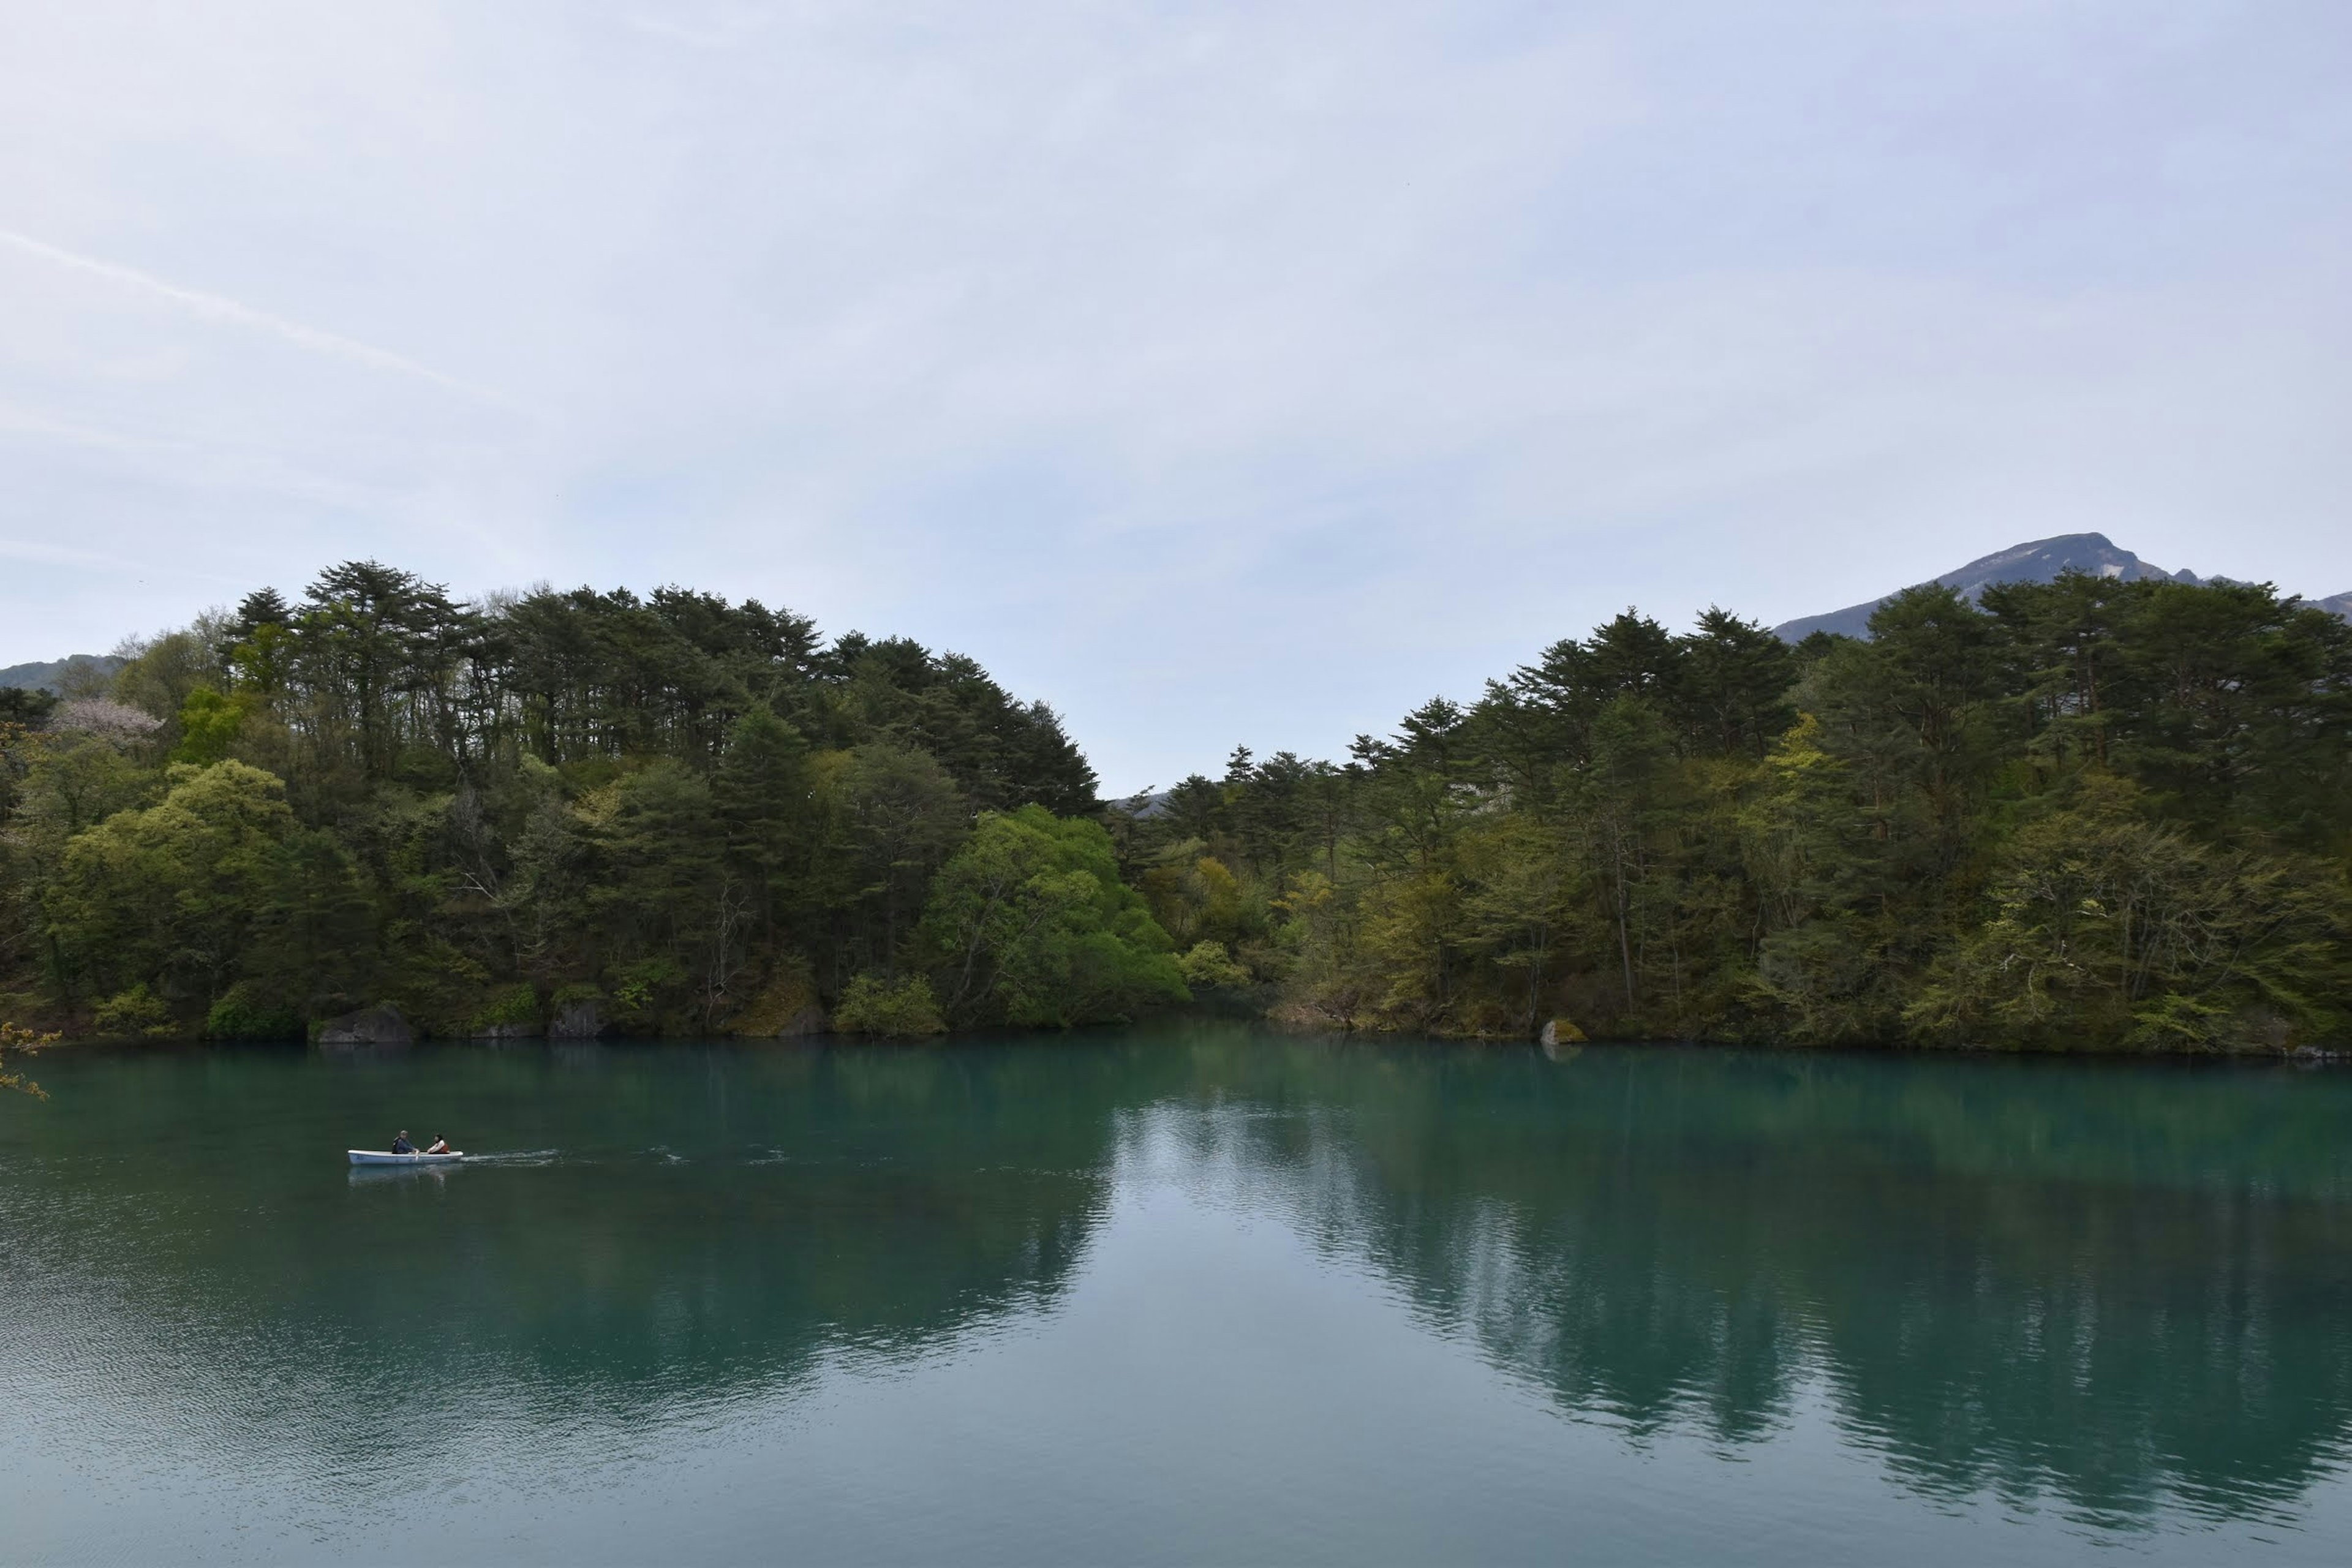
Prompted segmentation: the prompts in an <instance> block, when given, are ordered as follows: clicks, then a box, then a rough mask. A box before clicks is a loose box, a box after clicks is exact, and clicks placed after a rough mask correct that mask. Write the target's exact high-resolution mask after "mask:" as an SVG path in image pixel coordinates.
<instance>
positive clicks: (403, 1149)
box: [392, 1128, 416, 1154]
mask: <svg viewBox="0 0 2352 1568" xmlns="http://www.w3.org/2000/svg"><path fill="white" fill-rule="evenodd" d="M392 1152H394V1153H395V1154H414V1153H415V1152H416V1145H415V1144H414V1143H411V1142H409V1141H408V1130H407V1129H406V1128H403V1129H401V1133H400V1136H399V1137H397V1138H395V1139H394V1140H393V1141H392Z"/></svg>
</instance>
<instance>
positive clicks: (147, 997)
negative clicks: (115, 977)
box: [93, 980, 172, 1037]
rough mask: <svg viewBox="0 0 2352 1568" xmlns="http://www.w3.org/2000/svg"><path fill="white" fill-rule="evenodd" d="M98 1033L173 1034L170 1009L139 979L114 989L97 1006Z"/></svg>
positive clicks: (121, 1034) (123, 1034)
mask: <svg viewBox="0 0 2352 1568" xmlns="http://www.w3.org/2000/svg"><path fill="white" fill-rule="evenodd" d="M93 1016H94V1018H95V1019H96V1021H97V1024H98V1027H99V1032H100V1034H103V1035H109V1036H114V1037H130V1036H135V1035H155V1036H165V1035H169V1034H171V1033H172V1010H171V1008H169V1007H167V1006H165V1005H163V998H162V997H160V996H158V995H156V994H154V993H153V992H152V991H150V990H149V989H148V988H147V983H146V982H145V981H143V980H142V981H141V982H140V983H139V984H136V985H131V986H127V987H125V988H124V989H123V990H121V991H118V992H116V993H115V994H113V995H111V996H110V997H108V998H107V999H106V1000H105V1001H103V1002H100V1004H99V1005H98V1008H97V1011H96V1012H95V1014H94V1015H93Z"/></svg>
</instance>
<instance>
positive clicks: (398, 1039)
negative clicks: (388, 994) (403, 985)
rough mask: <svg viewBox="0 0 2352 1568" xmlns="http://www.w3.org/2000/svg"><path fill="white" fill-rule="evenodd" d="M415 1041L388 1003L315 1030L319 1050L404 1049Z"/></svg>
mask: <svg viewBox="0 0 2352 1568" xmlns="http://www.w3.org/2000/svg"><path fill="white" fill-rule="evenodd" d="M415 1038H416V1031H415V1030H414V1029H412V1028H410V1027H409V1026H408V1020H407V1019H405V1018H404V1017H402V1016H400V1009H399V1008H397V1007H395V1006H394V1005H392V1004H391V1003H389V1002H380V1003H378V1004H377V1005H374V1006H373V1007H362V1008H361V1009H360V1010H359V1011H358V1012H356V1013H346V1014H344V1015H343V1016H341V1017H340V1018H330V1019H328V1020H327V1021H326V1023H325V1024H323V1025H322V1026H320V1029H319V1043H320V1045H322V1046H404V1045H407V1044H409V1043H410V1042H412V1041H414V1040H415Z"/></svg>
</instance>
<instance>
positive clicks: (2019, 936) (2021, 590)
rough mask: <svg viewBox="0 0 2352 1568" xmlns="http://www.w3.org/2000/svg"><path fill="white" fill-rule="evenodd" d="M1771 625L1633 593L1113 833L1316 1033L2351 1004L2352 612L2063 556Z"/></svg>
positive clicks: (2096, 1043) (1751, 1027) (2099, 1044)
mask: <svg viewBox="0 0 2352 1568" xmlns="http://www.w3.org/2000/svg"><path fill="white" fill-rule="evenodd" d="M1871 629H1872V637H1871V638H1870V639H1869V640H1867V641H1863V640H1857V639H1853V638H1846V637H1829V636H1826V635H1820V636H1816V637H1811V638H1808V639H1807V640H1806V641H1805V642H1804V643H1802V644H1801V645H1798V646H1797V647H1789V646H1787V645H1785V644H1783V643H1781V642H1780V640H1779V639H1777V638H1775V637H1772V636H1771V635H1770V634H1769V633H1768V632H1766V631H1764V630H1763V629H1762V628H1761V627H1759V626H1755V625H1752V624H1749V623H1747V622H1743V621H1740V620H1738V619H1737V618H1736V617H1734V616H1729V615H1727V614H1724V613H1722V612H1720V611H1710V612H1709V613H1708V614H1706V616H1702V617H1701V618H1700V620H1699V623H1698V625H1697V626H1696V627H1695V628H1694V629H1693V630H1692V631H1690V632H1689V633H1687V634H1685V635H1679V636H1677V635H1674V634H1671V633H1669V632H1668V631H1667V630H1666V629H1665V628H1664V627H1662V626H1659V625H1658V624H1657V623H1656V622H1654V621H1652V620H1648V619H1645V618H1643V617H1642V616H1637V615H1634V614H1633V613H1630V612H1629V613H1627V614H1626V615H1623V616H1619V617H1618V618H1617V619H1615V620H1613V621H1612V622H1611V623H1610V624H1609V625H1607V626H1602V627H1601V628H1600V629H1599V630H1597V631H1595V632H1594V633H1593V634H1592V635H1591V637H1588V638H1585V639H1583V640H1576V639H1570V640H1566V641H1562V642H1560V643H1558V644H1556V645H1554V646H1553V647H1549V648H1548V649H1546V650H1545V651H1544V653H1543V655H1542V657H1541V658H1539V659H1538V661H1537V662H1535V663H1533V664H1530V665H1528V666H1527V667H1525V668H1520V669H1517V670H1516V671H1514V672H1512V673H1511V674H1510V675H1509V676H1508V677H1507V679H1501V680H1497V681H1494V682H1491V683H1490V684H1489V685H1488V687H1487V689H1486V693H1485V695H1484V696H1483V697H1482V698H1481V699H1480V700H1478V701H1476V702H1475V703H1474V704H1472V705H1470V706H1467V707H1465V706H1462V705H1460V704H1458V703H1455V702H1454V701H1450V700H1443V699H1440V700H1433V701H1431V702H1429V703H1427V704H1425V705H1424V706H1423V707H1422V708H1420V709H1419V710H1416V711H1414V712H1412V713H1411V714H1409V715H1407V716H1406V718H1405V719H1404V721H1403V722H1402V725H1401V726H1400V728H1399V730H1398V731H1397V732H1396V733H1395V734H1394V735H1392V736H1391V737H1389V738H1387V739H1384V740H1382V739H1375V738H1372V737H1370V736H1365V737H1360V738H1359V739H1358V741H1357V742H1356V743H1355V746H1354V747H1353V749H1352V754H1351V755H1350V756H1349V760H1348V761H1347V762H1345V763H1337V764H1335V763H1326V762H1308V761H1303V760H1301V759H1299V758H1297V757H1295V756H1291V755H1288V754H1283V755H1278V756H1275V757H1272V758H1269V759H1266V760H1264V761H1260V760H1257V759H1255V758H1254V757H1252V756H1251V755H1250V753H1249V752H1246V751H1239V752H1234V756H1233V758H1232V760H1231V762H1230V763H1228V764H1227V766H1226V769H1225V773H1224V776H1223V778H1222V779H1217V780H1212V779H1208V778H1204V777H1198V778H1192V779H1188V780H1186V781H1185V782H1184V783H1183V784H1181V785H1180V786H1179V787H1178V788H1177V789H1176V790H1174V791H1173V792H1172V793H1171V795H1169V796H1168V797H1167V798H1166V800H1165V801H1164V803H1161V805H1160V809H1159V810H1157V811H1155V812H1154V813H1153V814H1152V815H1150V816H1148V817H1146V818H1145V819H1143V820H1138V821H1133V822H1131V823H1130V824H1128V825H1126V826H1123V827H1122V828H1121V830H1120V831H1121V841H1122V847H1123V850H1124V853H1125V857H1126V859H1127V861H1128V864H1129V867H1130V868H1131V875H1132V876H1133V878H1134V879H1135V880H1136V882H1137V884H1138V885H1139V887H1140V888H1141V889H1143V890H1144V892H1145V894H1146V896H1147V897H1148V898H1149V899H1150V902H1151V907H1152V910H1153V912H1154V914H1155V915H1156V916H1157V917H1158V919H1159V921H1160V924H1161V925H1162V926H1163V927H1164V928H1165V929H1166V930H1167V931H1169V932H1170V933H1171V935H1172V936H1173V938H1174V939H1175V940H1176V941H1177V942H1179V943H1180V944H1192V943H1194V942H1213V943H1217V944H1220V945H1221V946H1222V947H1223V950H1224V951H1225V952H1228V953H1230V954H1231V955H1232V956H1233V958H1234V960H1235V962H1236V963H1238V964H1239V965H1240V966H1242V967H1244V968H1245V969H1246V970H1247V971H1248V972H1249V973H1250V974H1251V975H1253V976H1254V977H1256V978H1260V979H1264V980H1267V981H1272V982H1276V983H1278V985H1279V992H1278V999H1277V1002H1276V1012H1277V1014H1278V1015H1279V1016H1283V1017H1285V1018H1286V1019H1289V1020H1291V1021H1295V1022H1297V1023H1300V1024H1304V1025H1310V1026H1326V1027H1352V1028H1373V1029H1415V1030H1427V1031H1433V1032H1441V1033H1459V1034H1470V1035H1489V1036H1499V1037H1527V1036H1528V1035H1531V1034H1533V1033H1535V1032H1536V1031H1537V1030H1538V1028H1539V1027H1541V1026H1544V1025H1545V1024H1547V1023H1548V1022H1549V1021H1551V1020H1553V1019H1555V1018H1557V1019H1559V1020H1561V1021H1562V1025H1563V1029H1564V1030H1569V1029H1573V1030H1580V1031H1581V1032H1583V1033H1586V1034H1591V1035H1601V1036H1608V1037H1633V1038H1669V1037H1696V1038H1714V1039H1735V1038H1736V1039H1748V1040H1757V1041H1787V1042H1801V1043H1820V1044H1889V1043H1898V1042H1918V1043H1931V1044H1950V1045H1969V1046H1993V1047H2042V1048H2060V1049H2064V1048H2105V1049H2115V1048H2126V1049H2158V1050H2217V1049H2275V1048H2286V1047H2302V1046H2309V1045H2321V1044H2325V1043H2327V1042H2331V1041H2341V1040H2342V1039H2343V1038H2344V1031H2345V1026H2346V1022H2347V1018H2346V1015H2347V1002H2352V941H2347V939H2352V901H2347V860H2352V627H2347V626H2346V624H2345V623H2344V622H2342V621H2341V620H2338V619H2337V618H2336V617H2335V616H2332V615H2329V614H2327V613H2326V612H2325V611H2322V610H2319V609H2315V608H2313V607H2310V606H2307V605H2301V604H2299V603H2297V602H2296V601H2294V600H2292V599H2282V598H2281V597H2280V596H2279V595H2276V594H2275V593H2274V592H2273V591H2272V590H2270V589H2268V588H2266V587H2261V586H2249V585H2242V584H2217V585H2206V586H2191V585H2189V584H2178V583H2164V582H2129V583H2126V582H2119V581H2116V580H2112V579H2106V578H2099V577H2091V576H2084V575H2070V576H2066V577H2062V578H2061V579H2060V580H2058V581H2057V582H2055V583H2053V584H2012V585H2006V586H2000V587H1996V588H1992V589H1990V590H1988V591H1987V592H1986V593H1985V595H1984V597H1983V603H1982V606H1981V608H1979V607H1977V606H1975V605H1970V604H1969V602H1968V601H1966V600H1965V599H1962V598H1960V597H1959V596H1958V595H1955V594H1954V593H1953V592H1951V591H1950V590H1948V589H1946V588H1943V587H1937V586H1929V587H1923V588H1917V589H1914V590H1911V591H1909V592H1907V593H1905V594H1903V595H1898V596H1897V597H1895V599H1893V600H1891V601H1889V602H1888V603H1887V604H1886V605H1884V606H1883V607H1882V608H1881V609H1880V610H1879V611H1878V613H1877V614H1876V615H1875V616H1874V617H1873V618H1872V621H1871Z"/></svg>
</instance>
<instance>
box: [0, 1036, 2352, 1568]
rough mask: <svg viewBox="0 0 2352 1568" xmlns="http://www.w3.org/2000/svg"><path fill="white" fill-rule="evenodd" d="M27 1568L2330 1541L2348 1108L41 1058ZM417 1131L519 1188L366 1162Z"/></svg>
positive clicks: (1316, 1055)
mask: <svg viewBox="0 0 2352 1568" xmlns="http://www.w3.org/2000/svg"><path fill="white" fill-rule="evenodd" d="M33 1071H34V1076H35V1077H37V1079H40V1080H41V1082H42V1083H43V1084H44V1085H45V1086H46V1087H47V1089H49V1090H50V1092H51V1094H52V1096H53V1098H52V1099H51V1100H49V1101H47V1103H46V1104H36V1103H32V1102H29V1101H24V1100H16V1099H15V1098H14V1097H7V1098H6V1099H5V1100H0V1556H5V1558H6V1559H7V1560H8V1561H10V1562H12V1563H45V1562H74V1563H79V1562H90V1561H125V1562H129V1561H138V1562H154V1561H158V1560H164V1559H171V1560H176V1561H189V1560H196V1561H218V1560H224V1559H228V1558H235V1559H236V1560H238V1561H239V1562H242V1563H270V1562H307V1561H315V1560H318V1559H320V1558H321V1557H325V1556H329V1555H336V1554H342V1553H349V1552H375V1553H384V1554H390V1555H395V1556H399V1557H404V1558H406V1557H419V1556H422V1557H441V1558H447V1559H454V1560H472V1561H478V1560H483V1559H488V1558H497V1559H502V1560H509V1561H534V1562H547V1563H567V1564H579V1563H624V1562H644V1561H648V1560H656V1561H659V1562H662V1563H665V1564H694V1563H734V1562H744V1561H750V1560H770V1559H782V1558H791V1559H793V1560H798V1561H806V1562H820V1563H831V1562H892V1563H903V1562H959V1563H1037V1562H1067V1561H1085V1562H1145V1563H1160V1562H1168V1563H1181V1562H1202V1561H1219V1562H1236V1561H1251V1562H1267V1561H1283V1562H1293V1561H1296V1562H1334V1563H1339V1562H1344V1563H1367V1562H1370V1563H1393V1562H1438V1561H1443V1562H1449V1563H1452V1562H1497V1563H1525V1562H1533V1561H1554V1560H1576V1561H1585V1562H1598V1563H1646V1562H1659V1563H1675V1562H1696V1561H1710V1562H1727V1563H1772V1564H1782V1563H1785V1564H1805V1565H1808V1568H1811V1565H1816V1564H1822V1563H1884V1562H1886V1561H1888V1560H1890V1559H1899V1560H1901V1561H1903V1562H1904V1563H1906V1568H1916V1565H1923V1564H1937V1563H1969V1564H1976V1563H1984V1562H1987V1561H2000V1562H2009V1563H2073V1562H2083V1561H2089V1560H2096V1561H2099V1562H2112V1561H2116V1560H2119V1559H2122V1560H2129V1561H2133V1562H2154V1563H2210V1562H2212V1561H2214V1560H2216V1559H2217V1558H2220V1557H2222V1556H2224V1555H2227V1556H2230V1557H2232V1558H2235V1559H2239V1560H2242V1561H2249V1562H2264V1563H2331V1564H2333V1563H2343V1562H2345V1561H2347V1560H2352V1481H2347V1433H2352V1073H2347V1072H2342V1071H2324V1070H2323V1071H2306V1070H2296V1069H2293V1068H2282V1067H2260V1068H2254V1067H2213V1066H2203V1067H2189V1066H2183V1065H2179V1064H2150V1065H2139V1064H2126V1063H2116V1062H2083V1061H2052V1060H2004V1059H1986V1058H1920V1057H1901V1058H1895V1057H1874V1056H1858V1055H1812V1054H1780V1053H1766V1052H1735V1051H1718V1050H1708V1049H1699V1048H1690V1049H1683V1048H1673V1049H1658V1048H1630V1047H1629V1048H1607V1047H1588V1048H1585V1049H1582V1050H1580V1051H1574V1052H1563V1053H1559V1054H1558V1055H1556V1056H1548V1055H1546V1054H1545V1053H1542V1052H1540V1051H1537V1050H1534V1049H1522V1048H1517V1047H1511V1048H1478V1047H1461V1046H1447V1045H1440V1044H1425V1043H1379V1042H1365V1041H1329V1040H1315V1039H1302V1038H1299V1037H1286V1036H1280V1035H1275V1034H1271V1033H1267V1032H1264V1031H1261V1030H1256V1029H1254V1028H1252V1027H1249V1026H1242V1025H1233V1024H1218V1023H1188V1024H1175V1025H1167V1026H1155V1027H1150V1028H1145V1029H1138V1030H1132V1031H1121V1032H1108V1033H1087V1034H1079V1035H1073V1036H1068V1037H1055V1038H1038V1039H1012V1040H1003V1041H992V1042H988V1043H971V1042H960V1043H953V1044H943V1045H931V1046H923V1047H874V1048H858V1047H776V1046H760V1047H737V1046H708V1047H705V1046H692V1045H677V1044H668V1045H609V1044H594V1045H559V1046H540V1045H532V1046H529V1047H503V1048H492V1047H417V1048H415V1049H413V1050H405V1051H397V1052H391V1053H386V1054H382V1055H372V1056H371V1055H346V1056H327V1055H320V1054H316V1053H304V1052H301V1051H298V1050H291V1049H289V1050H282V1051H280V1050H266V1049H219V1050H208V1049H200V1048H196V1047H173V1048H161V1047H159V1048H154V1049H145V1050H135V1051H133V1050H121V1051H116V1050H94V1049H59V1050H53V1051H50V1052H48V1053H47V1054H46V1055H44V1056H43V1057H41V1058H37V1061H36V1062H35V1063H34V1064H33ZM402 1127H405V1128H407V1129H409V1130H410V1131H413V1132H415V1133H416V1134H418V1135H419V1136H420V1138H421V1137H425V1136H429V1135H430V1134H432V1133H434V1132H436V1131H446V1132H448V1133H449V1134H450V1135H451V1138H452V1141H453V1142H456V1143H457V1145H458V1146H459V1147H461V1148H464V1149H467V1150H468V1151H470V1152H474V1153H476V1154H477V1155H479V1156H482V1157H481V1158H478V1159H475V1160H471V1161H469V1162H468V1163H467V1164H465V1165H464V1166H463V1167H462V1168H457V1169H453V1170H448V1171H446V1172H422V1171H392V1172H382V1173H372V1172H365V1171H355V1170H353V1169H352V1168H351V1167H349V1166H348V1165H347V1164H346V1163H345V1162H344V1159H343V1150H344V1149H345V1148H346V1147H347V1146H354V1145H356V1146H362V1147H374V1148H380V1147H383V1145H384V1144H385V1143H386V1142H388V1141H389V1140H390V1138H391V1136H392V1134H393V1132H394V1131H396V1130H398V1129H399V1128H402Z"/></svg>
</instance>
